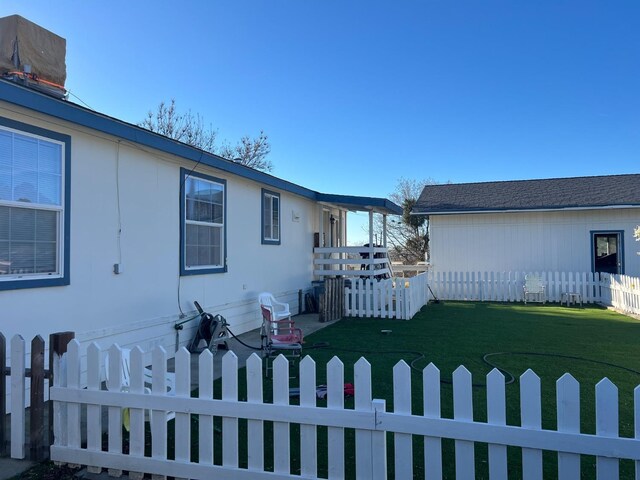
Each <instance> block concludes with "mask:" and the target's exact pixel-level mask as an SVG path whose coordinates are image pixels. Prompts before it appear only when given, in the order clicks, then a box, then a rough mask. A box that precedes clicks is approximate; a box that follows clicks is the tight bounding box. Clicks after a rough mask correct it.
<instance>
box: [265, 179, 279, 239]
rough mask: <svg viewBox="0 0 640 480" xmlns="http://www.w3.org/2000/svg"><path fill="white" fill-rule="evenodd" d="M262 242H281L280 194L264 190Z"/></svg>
mask: <svg viewBox="0 0 640 480" xmlns="http://www.w3.org/2000/svg"><path fill="white" fill-rule="evenodd" d="M262 243H263V244H266V245H279V244H280V194H278V193H276V192H270V191H269V190H264V189H263V190H262Z"/></svg>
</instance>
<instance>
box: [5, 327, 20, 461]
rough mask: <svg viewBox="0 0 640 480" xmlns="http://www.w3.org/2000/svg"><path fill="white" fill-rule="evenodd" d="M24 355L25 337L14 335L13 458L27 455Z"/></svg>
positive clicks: (12, 385) (12, 357) (12, 342)
mask: <svg viewBox="0 0 640 480" xmlns="http://www.w3.org/2000/svg"><path fill="white" fill-rule="evenodd" d="M24 356H25V345H24V339H23V338H22V337H21V336H20V335H14V336H13V338H12V339H11V458H18V459H23V458H24V457H25V448H24V446H25V431H24V430H25V428H24V419H25V412H24V387H25V365H24V363H25V362H24ZM3 420H4V419H3Z"/></svg>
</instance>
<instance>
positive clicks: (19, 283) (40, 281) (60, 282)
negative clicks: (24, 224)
mask: <svg viewBox="0 0 640 480" xmlns="http://www.w3.org/2000/svg"><path fill="white" fill-rule="evenodd" d="M0 125H2V126H3V127H7V128H13V129H14V130H19V131H22V132H25V133H31V134H33V135H38V136H40V137H44V138H50V139H51V140H56V141H58V142H61V143H64V200H63V204H62V208H63V210H62V212H63V215H64V226H63V229H64V233H63V237H64V238H63V242H64V245H63V255H64V262H63V264H62V269H63V274H62V276H61V277H56V278H37V279H33V280H29V279H25V280H8V281H5V282H0V290H18V289H22V288H41V287H61V286H64V285H69V284H70V282H71V275H70V271H69V267H70V265H71V261H70V256H71V255H70V253H71V247H70V237H71V137H70V136H69V135H64V134H62V133H58V132H53V131H51V130H46V129H44V128H40V127H35V126H33V125H29V124H27V123H22V122H18V121H16V120H11V119H9V118H4V117H0Z"/></svg>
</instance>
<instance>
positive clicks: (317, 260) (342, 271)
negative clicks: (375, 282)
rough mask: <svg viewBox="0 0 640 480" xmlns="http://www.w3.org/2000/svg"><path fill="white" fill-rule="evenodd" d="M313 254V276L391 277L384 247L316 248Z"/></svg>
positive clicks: (386, 250)
mask: <svg viewBox="0 0 640 480" xmlns="http://www.w3.org/2000/svg"><path fill="white" fill-rule="evenodd" d="M313 254H314V259H313V274H314V275H315V276H317V277H326V276H343V277H367V278H383V277H384V278H388V277H390V276H391V270H390V267H389V265H390V262H389V253H388V249H387V248H386V247H318V248H314V249H313Z"/></svg>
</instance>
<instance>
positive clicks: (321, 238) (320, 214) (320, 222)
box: [318, 205, 324, 248]
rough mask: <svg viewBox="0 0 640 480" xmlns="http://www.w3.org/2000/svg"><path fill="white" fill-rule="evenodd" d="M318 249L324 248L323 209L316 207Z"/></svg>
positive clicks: (320, 206)
mask: <svg viewBox="0 0 640 480" xmlns="http://www.w3.org/2000/svg"><path fill="white" fill-rule="evenodd" d="M318 247H320V248H322V247H324V207H323V206H322V205H318Z"/></svg>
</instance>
